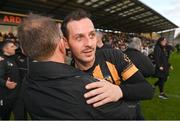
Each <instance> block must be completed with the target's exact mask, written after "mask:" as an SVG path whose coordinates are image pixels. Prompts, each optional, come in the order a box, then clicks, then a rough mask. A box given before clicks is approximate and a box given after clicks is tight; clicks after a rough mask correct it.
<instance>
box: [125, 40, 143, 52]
mask: <svg viewBox="0 0 180 121" xmlns="http://www.w3.org/2000/svg"><path fill="white" fill-rule="evenodd" d="M128 47H130V48H134V49H137V50H140V48H141V39H139V38H138V37H133V38H132V40H131V42H130V43H129V44H128Z"/></svg>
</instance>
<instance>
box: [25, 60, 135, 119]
mask: <svg viewBox="0 0 180 121" xmlns="http://www.w3.org/2000/svg"><path fill="white" fill-rule="evenodd" d="M94 81H95V80H94V79H92V78H91V77H90V76H88V75H85V74H84V73H83V72H81V71H79V70H77V69H75V68H73V67H71V66H68V65H66V64H62V63H55V62H31V63H30V66H29V74H28V75H27V77H26V79H25V80H24V81H23V84H22V95H23V99H24V101H25V105H26V108H27V110H28V112H29V113H30V115H31V116H32V119H43V120H48V119H134V118H135V108H134V107H133V106H132V105H131V104H133V103H131V102H124V101H118V102H116V103H109V104H106V105H104V106H101V107H98V108H93V107H92V106H91V105H88V104H86V100H85V98H84V97H83V95H84V93H85V92H86V90H85V85H86V84H88V83H91V82H94Z"/></svg>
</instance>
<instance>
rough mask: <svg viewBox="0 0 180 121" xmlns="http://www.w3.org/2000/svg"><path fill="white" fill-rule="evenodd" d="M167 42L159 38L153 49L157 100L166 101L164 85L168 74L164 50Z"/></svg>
mask: <svg viewBox="0 0 180 121" xmlns="http://www.w3.org/2000/svg"><path fill="white" fill-rule="evenodd" d="M166 45H167V40H166V38H164V37H160V38H159V39H158V41H157V43H156V45H155V48H154V60H155V66H156V69H155V76H156V77H157V78H158V80H157V81H156V83H154V86H155V87H156V86H158V87H159V92H160V94H159V98H161V99H168V97H167V95H166V94H165V92H164V85H165V82H166V81H167V77H168V74H169V67H170V66H169V62H168V51H167V48H166Z"/></svg>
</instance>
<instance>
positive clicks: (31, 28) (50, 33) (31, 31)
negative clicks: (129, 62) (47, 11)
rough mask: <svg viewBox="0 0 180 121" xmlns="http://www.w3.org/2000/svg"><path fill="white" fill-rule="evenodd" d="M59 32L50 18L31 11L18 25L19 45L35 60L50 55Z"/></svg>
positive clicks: (55, 45) (59, 36)
mask: <svg viewBox="0 0 180 121" xmlns="http://www.w3.org/2000/svg"><path fill="white" fill-rule="evenodd" d="M60 34H62V33H61V31H60V28H59V27H58V25H57V24H56V23H55V21H53V20H52V18H50V17H44V16H41V15H36V14H32V13H31V14H29V15H28V16H27V18H25V19H24V20H23V22H22V23H21V24H20V25H19V27H18V38H19V42H20V47H21V48H22V50H23V52H24V54H25V55H26V56H29V57H30V58H32V59H36V60H43V59H47V58H49V57H51V56H52V54H53V53H54V51H55V49H56V47H57V43H58V42H59V40H60V39H61V35H60Z"/></svg>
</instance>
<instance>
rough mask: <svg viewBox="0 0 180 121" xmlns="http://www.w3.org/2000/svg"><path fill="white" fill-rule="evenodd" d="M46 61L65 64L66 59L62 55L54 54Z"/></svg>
mask: <svg viewBox="0 0 180 121" xmlns="http://www.w3.org/2000/svg"><path fill="white" fill-rule="evenodd" d="M44 61H52V62H57V63H65V57H64V56H63V55H61V54H54V55H53V56H51V57H50V58H48V59H45V60H44Z"/></svg>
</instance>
